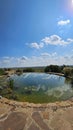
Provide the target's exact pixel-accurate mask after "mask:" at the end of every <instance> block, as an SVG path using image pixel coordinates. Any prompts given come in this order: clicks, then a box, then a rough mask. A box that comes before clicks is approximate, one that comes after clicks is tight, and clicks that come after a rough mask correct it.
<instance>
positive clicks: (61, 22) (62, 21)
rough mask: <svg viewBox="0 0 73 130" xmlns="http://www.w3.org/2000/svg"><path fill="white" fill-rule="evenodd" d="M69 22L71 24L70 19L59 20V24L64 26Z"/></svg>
mask: <svg viewBox="0 0 73 130" xmlns="http://www.w3.org/2000/svg"><path fill="white" fill-rule="evenodd" d="M67 24H70V20H69V19H67V20H60V21H58V25H60V26H64V25H67Z"/></svg>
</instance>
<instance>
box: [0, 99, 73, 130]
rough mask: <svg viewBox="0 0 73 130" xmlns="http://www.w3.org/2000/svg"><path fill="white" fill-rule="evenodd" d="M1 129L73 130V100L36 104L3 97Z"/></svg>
mask: <svg viewBox="0 0 73 130" xmlns="http://www.w3.org/2000/svg"><path fill="white" fill-rule="evenodd" d="M0 130H73V100H71V101H66V102H64V101H63V102H56V103H48V104H42V105H41V104H37V105H36V104H33V103H31V104H29V103H23V102H16V101H9V100H7V99H5V98H2V99H0Z"/></svg>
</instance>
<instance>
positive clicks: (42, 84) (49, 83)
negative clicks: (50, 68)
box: [10, 73, 73, 99]
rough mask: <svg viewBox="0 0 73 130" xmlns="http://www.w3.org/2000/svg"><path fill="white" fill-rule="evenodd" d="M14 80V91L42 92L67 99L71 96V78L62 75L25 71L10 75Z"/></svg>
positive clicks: (72, 86)
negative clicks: (24, 72)
mask: <svg viewBox="0 0 73 130" xmlns="http://www.w3.org/2000/svg"><path fill="white" fill-rule="evenodd" d="M10 78H11V79H13V80H14V86H15V88H17V90H16V91H18V92H20V93H25V92H28V90H29V91H31V92H35V91H36V92H40V91H41V92H44V94H46V95H48V96H54V97H57V98H60V99H67V98H70V97H72V96H73V89H72V88H73V84H71V80H70V79H68V78H65V77H62V76H57V75H52V74H45V73H26V74H22V75H20V76H17V75H13V76H11V77H10Z"/></svg>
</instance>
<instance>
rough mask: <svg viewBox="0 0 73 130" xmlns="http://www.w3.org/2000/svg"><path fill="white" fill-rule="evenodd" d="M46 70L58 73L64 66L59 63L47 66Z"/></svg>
mask: <svg viewBox="0 0 73 130" xmlns="http://www.w3.org/2000/svg"><path fill="white" fill-rule="evenodd" d="M44 71H45V72H56V73H61V72H62V68H61V67H60V66H58V65H50V66H47V67H46V68H45V70H44Z"/></svg>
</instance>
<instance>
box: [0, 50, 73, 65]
mask: <svg viewBox="0 0 73 130" xmlns="http://www.w3.org/2000/svg"><path fill="white" fill-rule="evenodd" d="M23 57H24V58H25V56H23ZM10 59H11V60H9V62H8V60H7V61H5V59H4V58H1V59H0V67H30V66H47V65H50V64H57V65H63V64H66V65H73V55H71V56H68V55H65V56H59V55H58V54H57V53H56V52H54V53H47V52H45V53H42V54H41V55H40V56H39V57H37V56H32V57H30V58H28V57H27V59H28V60H22V58H21V57H19V58H16V57H15V58H11V57H10Z"/></svg>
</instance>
